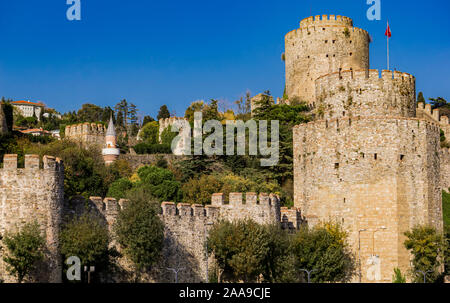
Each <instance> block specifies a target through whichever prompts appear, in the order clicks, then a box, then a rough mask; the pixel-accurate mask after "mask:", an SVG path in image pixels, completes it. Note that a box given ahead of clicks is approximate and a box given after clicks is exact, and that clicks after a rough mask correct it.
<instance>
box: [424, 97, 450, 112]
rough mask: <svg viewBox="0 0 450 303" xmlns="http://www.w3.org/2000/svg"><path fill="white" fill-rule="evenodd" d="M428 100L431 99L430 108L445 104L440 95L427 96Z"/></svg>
mask: <svg viewBox="0 0 450 303" xmlns="http://www.w3.org/2000/svg"><path fill="white" fill-rule="evenodd" d="M428 100H430V101H431V108H432V109H435V108H439V107H443V106H446V105H447V100H445V99H444V98H442V97H437V98H429V99H428Z"/></svg>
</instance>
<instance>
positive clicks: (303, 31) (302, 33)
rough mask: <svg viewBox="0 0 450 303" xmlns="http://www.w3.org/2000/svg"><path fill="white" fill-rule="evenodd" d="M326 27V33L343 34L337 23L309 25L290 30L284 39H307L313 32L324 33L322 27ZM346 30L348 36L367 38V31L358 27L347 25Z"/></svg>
mask: <svg viewBox="0 0 450 303" xmlns="http://www.w3.org/2000/svg"><path fill="white" fill-rule="evenodd" d="M324 27H325V28H326V31H328V33H330V32H331V33H341V34H344V30H343V28H342V26H338V25H327V26H320V25H319V26H317V27H316V26H309V27H300V28H296V29H293V30H291V31H290V32H288V33H287V34H286V35H285V40H286V41H291V40H303V39H309V38H310V37H311V36H314V34H324V31H323V28H324ZM348 32H349V34H350V37H362V38H363V39H364V40H367V39H368V38H369V33H368V32H367V31H366V30H364V29H362V28H359V27H349V28H348Z"/></svg>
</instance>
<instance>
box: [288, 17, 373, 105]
mask: <svg viewBox="0 0 450 303" xmlns="http://www.w3.org/2000/svg"><path fill="white" fill-rule="evenodd" d="M369 43H370V38H369V34H368V33H367V32H366V31H365V30H362V29H360V28H356V27H353V21H352V20H351V19H350V18H348V17H342V16H334V15H330V16H328V15H323V16H315V17H309V18H306V19H304V20H302V21H301V22H300V28H298V29H296V30H293V31H291V32H289V33H288V34H287V35H286V36H285V64H286V93H287V95H288V97H289V99H292V98H293V97H299V98H300V100H302V101H306V102H308V103H313V102H315V100H316V88H315V80H316V79H317V78H318V77H320V76H322V75H325V74H329V73H334V72H338V71H340V70H341V71H343V70H350V69H353V70H360V69H368V68H369Z"/></svg>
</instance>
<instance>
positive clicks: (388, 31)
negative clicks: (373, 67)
mask: <svg viewBox="0 0 450 303" xmlns="http://www.w3.org/2000/svg"><path fill="white" fill-rule="evenodd" d="M387 28H388V29H387V35H386V39H387V70H389V34H390V28H389V21H388V22H387Z"/></svg>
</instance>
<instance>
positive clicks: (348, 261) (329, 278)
mask: <svg viewBox="0 0 450 303" xmlns="http://www.w3.org/2000/svg"><path fill="white" fill-rule="evenodd" d="M346 238H347V235H346V233H345V232H344V231H343V229H342V227H341V226H340V225H337V224H334V223H326V224H322V225H319V226H317V227H315V228H312V229H309V228H307V227H302V228H301V229H300V230H299V231H298V232H297V233H296V235H295V236H294V239H293V243H292V247H291V248H292V253H293V254H294V256H295V269H296V270H297V272H298V274H299V275H300V274H302V271H301V270H302V269H306V270H314V272H313V273H312V274H311V282H313V283H324V282H347V281H349V280H350V279H351V277H352V276H353V273H354V270H355V262H354V258H353V255H352V253H351V251H350V249H349V247H348V245H347V243H346Z"/></svg>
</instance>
